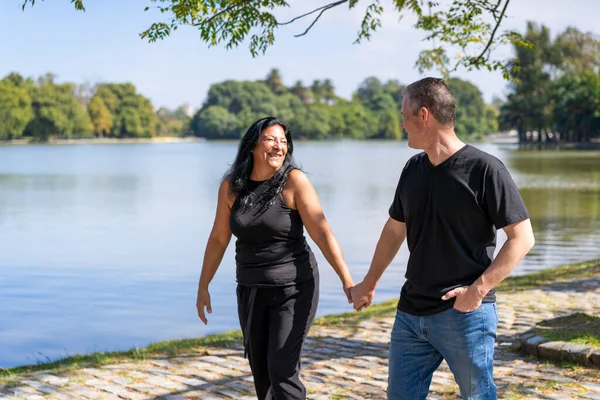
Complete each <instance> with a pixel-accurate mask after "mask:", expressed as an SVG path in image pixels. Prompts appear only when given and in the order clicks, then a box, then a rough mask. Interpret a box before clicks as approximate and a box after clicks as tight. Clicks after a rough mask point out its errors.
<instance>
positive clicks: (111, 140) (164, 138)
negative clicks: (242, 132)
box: [0, 136, 207, 146]
mask: <svg viewBox="0 0 600 400" xmlns="http://www.w3.org/2000/svg"><path fill="white" fill-rule="evenodd" d="M206 141H207V140H206V139H205V138H198V137H169V136H161V137H153V138H125V139H119V138H88V139H49V140H48V141H47V142H35V141H31V140H27V139H16V140H5V141H0V146H3V145H7V146H11V145H12V146H22V145H29V144H34V145H36V144H37V145H52V144H58V145H64V144H142V143H143V144H146V143H159V144H162V143H196V142H206Z"/></svg>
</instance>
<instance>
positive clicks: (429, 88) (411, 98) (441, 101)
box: [403, 78, 456, 127]
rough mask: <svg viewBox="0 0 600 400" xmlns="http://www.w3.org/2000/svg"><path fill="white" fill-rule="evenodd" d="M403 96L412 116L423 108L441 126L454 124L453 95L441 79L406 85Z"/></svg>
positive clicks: (454, 104) (424, 79)
mask: <svg viewBox="0 0 600 400" xmlns="http://www.w3.org/2000/svg"><path fill="white" fill-rule="evenodd" d="M403 94H404V96H405V97H408V104H409V108H410V109H411V110H412V112H413V114H414V115H416V114H417V112H418V111H419V110H420V109H421V107H425V108H426V109H428V110H429V112H430V113H431V115H433V117H434V118H435V119H436V121H437V122H439V123H440V124H441V125H443V126H447V127H453V126H454V124H455V123H456V102H455V101H454V95H453V94H452V92H451V91H450V89H449V88H448V86H447V85H446V83H445V82H444V80H443V79H439V78H423V79H421V80H419V81H416V82H413V83H411V84H410V85H408V86H407V87H406V88H405V89H404V92H403Z"/></svg>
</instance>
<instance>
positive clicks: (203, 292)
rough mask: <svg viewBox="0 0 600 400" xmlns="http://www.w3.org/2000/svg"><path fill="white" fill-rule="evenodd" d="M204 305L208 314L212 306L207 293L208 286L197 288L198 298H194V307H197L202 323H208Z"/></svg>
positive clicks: (210, 312)
mask: <svg viewBox="0 0 600 400" xmlns="http://www.w3.org/2000/svg"><path fill="white" fill-rule="evenodd" d="M204 307H206V311H208V313H209V314H212V308H211V306H210V293H208V288H202V287H199V288H198V298H197V299H196V308H197V309H198V316H199V317H200V319H201V320H202V322H204V325H206V324H207V323H208V320H207V319H206V315H205V314H204Z"/></svg>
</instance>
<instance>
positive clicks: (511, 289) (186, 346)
mask: <svg viewBox="0 0 600 400" xmlns="http://www.w3.org/2000/svg"><path fill="white" fill-rule="evenodd" d="M597 274H600V260H588V261H584V262H581V263H578V264H566V265H561V266H558V267H554V268H549V269H544V270H539V271H536V272H531V273H529V274H524V275H517V276H509V277H508V278H507V279H505V280H504V281H503V282H502V283H501V284H500V285H499V286H498V287H497V290H498V292H500V293H506V294H514V293H519V292H523V291H528V290H539V289H540V288H542V287H543V286H544V285H547V284H548V283H549V282H554V281H556V280H568V279H583V278H585V277H594V276H597ZM397 302H398V299H397V298H396V299H392V300H388V301H385V302H381V303H376V304H373V305H372V306H371V307H369V308H367V309H365V310H363V311H361V312H360V313H357V312H346V313H341V314H333V315H326V316H323V317H320V318H317V319H316V320H315V321H314V323H313V329H314V328H316V327H319V328H336V327H337V328H340V329H348V328H352V329H354V328H356V327H357V326H358V325H359V324H360V323H362V322H363V321H365V320H372V319H377V318H381V317H386V316H388V317H389V316H390V315H391V316H393V314H394V313H395V310H396V305H397ZM241 344H242V335H241V331H240V330H239V329H238V330H231V331H227V332H222V333H216V334H212V335H207V336H204V337H200V338H186V339H173V340H166V341H159V342H154V343H150V344H149V345H147V346H146V347H142V348H132V349H130V350H125V351H100V352H94V353H90V354H78V355H74V356H70V357H65V358H60V359H56V360H53V361H49V362H45V363H38V364H31V365H22V366H16V367H11V368H2V367H1V366H0V383H1V382H2V380H3V379H6V378H7V377H13V376H15V375H21V374H28V373H33V372H37V371H42V370H63V369H65V368H66V369H67V370H70V369H72V368H84V367H85V366H86V365H87V366H99V365H106V364H110V363H115V362H124V361H136V360H143V359H145V358H147V357H154V356H161V357H162V356H168V357H174V356H177V355H180V354H181V353H186V352H188V351H191V350H195V351H197V350H198V349H202V348H206V347H219V348H231V347H235V346H240V345H241Z"/></svg>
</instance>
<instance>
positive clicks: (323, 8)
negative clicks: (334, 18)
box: [277, 0, 348, 36]
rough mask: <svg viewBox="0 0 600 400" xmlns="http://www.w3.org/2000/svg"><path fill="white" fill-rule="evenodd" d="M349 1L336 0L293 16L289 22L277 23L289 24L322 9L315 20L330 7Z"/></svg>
mask: <svg viewBox="0 0 600 400" xmlns="http://www.w3.org/2000/svg"><path fill="white" fill-rule="evenodd" d="M347 2H348V0H339V1H335V2H333V3H329V4H326V5H324V6H322V7H319V8H315V9H314V10H312V11H310V12H307V13H306V14H302V15H299V16H297V17H296V18H293V19H291V20H289V21H287V22H278V23H277V25H289V24H291V23H292V22H294V21H297V20H299V19H301V18H304V17H308V16H309V15H310V14H314V13H316V12H317V11H319V10H322V11H321V13H319V16H318V17H317V18H316V19H315V21H316V20H317V19H319V17H320V16H321V14H323V11H326V10H329V9H330V8H333V7H337V6H339V5H340V4H343V3H347ZM312 25H314V21H313V23H312V24H311V26H312ZM304 34H306V32H304V33H303V35H304ZM300 36H302V35H300Z"/></svg>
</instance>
